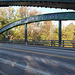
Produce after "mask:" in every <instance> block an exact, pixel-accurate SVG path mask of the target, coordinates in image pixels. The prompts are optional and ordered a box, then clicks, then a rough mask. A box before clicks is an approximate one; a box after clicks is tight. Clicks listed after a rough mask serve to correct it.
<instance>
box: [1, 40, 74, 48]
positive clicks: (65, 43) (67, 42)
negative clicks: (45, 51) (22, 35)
mask: <svg viewBox="0 0 75 75" xmlns="http://www.w3.org/2000/svg"><path fill="white" fill-rule="evenodd" d="M5 42H6V41H5V40H0V43H5ZM7 43H14V44H25V40H23V39H14V40H8V42H7ZM28 44H29V45H42V46H55V47H58V46H59V40H28ZM61 47H72V48H75V40H62V41H61Z"/></svg>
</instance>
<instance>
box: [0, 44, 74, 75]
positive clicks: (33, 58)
mask: <svg viewBox="0 0 75 75" xmlns="http://www.w3.org/2000/svg"><path fill="white" fill-rule="evenodd" d="M0 75H75V51H73V50H71V49H69V50H66V49H65V50H63V49H58V48H56V49H53V48H49V47H48V48H47V47H46V48H45V47H38V46H25V45H20V44H19V45H17V44H1V43H0Z"/></svg>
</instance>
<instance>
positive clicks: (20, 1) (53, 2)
mask: <svg viewBox="0 0 75 75" xmlns="http://www.w3.org/2000/svg"><path fill="white" fill-rule="evenodd" d="M4 6H5V7H6V6H7V7H8V6H36V7H49V8H61V9H74V10H75V0H0V7H4Z"/></svg>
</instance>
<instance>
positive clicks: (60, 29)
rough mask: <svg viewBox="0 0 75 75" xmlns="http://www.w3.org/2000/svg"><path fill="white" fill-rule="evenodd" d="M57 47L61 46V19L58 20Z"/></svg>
mask: <svg viewBox="0 0 75 75" xmlns="http://www.w3.org/2000/svg"><path fill="white" fill-rule="evenodd" d="M59 47H61V20H59Z"/></svg>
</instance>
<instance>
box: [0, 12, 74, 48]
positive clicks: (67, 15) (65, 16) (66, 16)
mask: <svg viewBox="0 0 75 75" xmlns="http://www.w3.org/2000/svg"><path fill="white" fill-rule="evenodd" d="M48 20H58V21H59V47H61V41H62V39H61V28H62V25H61V22H62V20H75V12H63V13H52V14H51V13H50V14H43V15H37V16H32V17H27V18H24V19H21V20H18V21H16V22H13V23H10V24H8V25H6V26H5V27H3V28H1V29H0V34H1V33H3V32H6V42H7V40H8V32H7V31H8V30H9V29H11V28H14V27H16V26H19V25H23V24H25V44H26V45H27V24H28V23H32V22H39V21H48Z"/></svg>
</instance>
